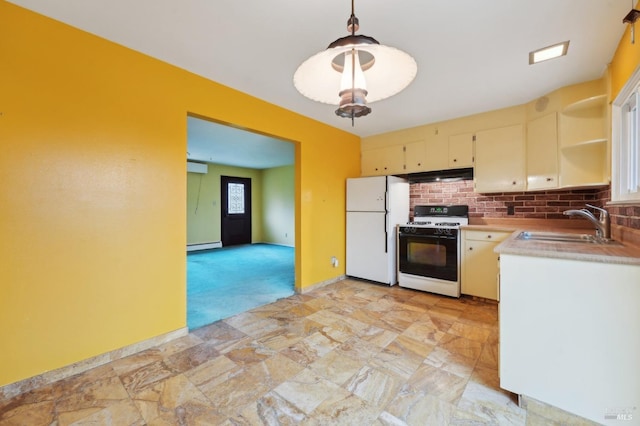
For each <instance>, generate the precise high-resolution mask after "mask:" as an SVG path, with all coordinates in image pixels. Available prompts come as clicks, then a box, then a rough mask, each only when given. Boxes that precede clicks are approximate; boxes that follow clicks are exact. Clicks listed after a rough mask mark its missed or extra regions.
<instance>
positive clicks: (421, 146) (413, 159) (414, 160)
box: [404, 140, 427, 173]
mask: <svg viewBox="0 0 640 426" xmlns="http://www.w3.org/2000/svg"><path fill="white" fill-rule="evenodd" d="M426 158H427V145H426V142H425V141H424V140H419V141H415V142H411V143H408V144H406V145H405V147H404V161H405V169H404V171H405V172H406V173H415V172H423V171H425V170H426V167H425V159H426Z"/></svg>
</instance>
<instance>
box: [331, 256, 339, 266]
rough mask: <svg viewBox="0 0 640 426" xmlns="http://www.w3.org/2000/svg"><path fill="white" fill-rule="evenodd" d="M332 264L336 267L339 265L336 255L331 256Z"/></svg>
mask: <svg viewBox="0 0 640 426" xmlns="http://www.w3.org/2000/svg"><path fill="white" fill-rule="evenodd" d="M331 266H333V267H334V268H337V267H338V258H337V257H335V256H332V257H331Z"/></svg>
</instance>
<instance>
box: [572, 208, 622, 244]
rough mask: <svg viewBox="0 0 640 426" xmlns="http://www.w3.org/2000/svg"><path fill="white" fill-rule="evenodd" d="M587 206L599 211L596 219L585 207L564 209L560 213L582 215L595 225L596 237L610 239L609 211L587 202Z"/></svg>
mask: <svg viewBox="0 0 640 426" xmlns="http://www.w3.org/2000/svg"><path fill="white" fill-rule="evenodd" d="M587 207H591V208H592V209H595V210H597V211H598V212H600V215H599V217H598V218H597V219H596V217H595V215H594V214H593V213H591V212H590V211H589V210H587V209H580V210H565V211H564V212H562V214H565V215H567V216H582V217H584V218H585V219H587V220H589V221H590V222H591V223H592V224H593V225H594V226H595V227H596V237H598V238H603V239H605V240H610V239H611V218H610V217H609V212H608V211H606V210H605V209H602V208H600V207H596V206H592V205H591V204H587Z"/></svg>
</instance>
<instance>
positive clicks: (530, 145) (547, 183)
mask: <svg viewBox="0 0 640 426" xmlns="http://www.w3.org/2000/svg"><path fill="white" fill-rule="evenodd" d="M526 145H527V151H526V158H527V190H530V191H536V190H542V189H551V188H557V187H558V114H557V113H556V112H552V113H550V114H547V115H543V116H541V117H538V118H535V119H533V120H530V121H529V122H528V123H527V143H526Z"/></svg>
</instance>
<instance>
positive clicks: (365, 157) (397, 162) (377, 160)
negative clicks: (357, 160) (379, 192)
mask: <svg viewBox="0 0 640 426" xmlns="http://www.w3.org/2000/svg"><path fill="white" fill-rule="evenodd" d="M361 161H362V175H363V176H383V175H395V174H402V173H404V147H403V146H400V145H393V146H386V147H382V148H375V149H370V150H366V151H362V155H361Z"/></svg>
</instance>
